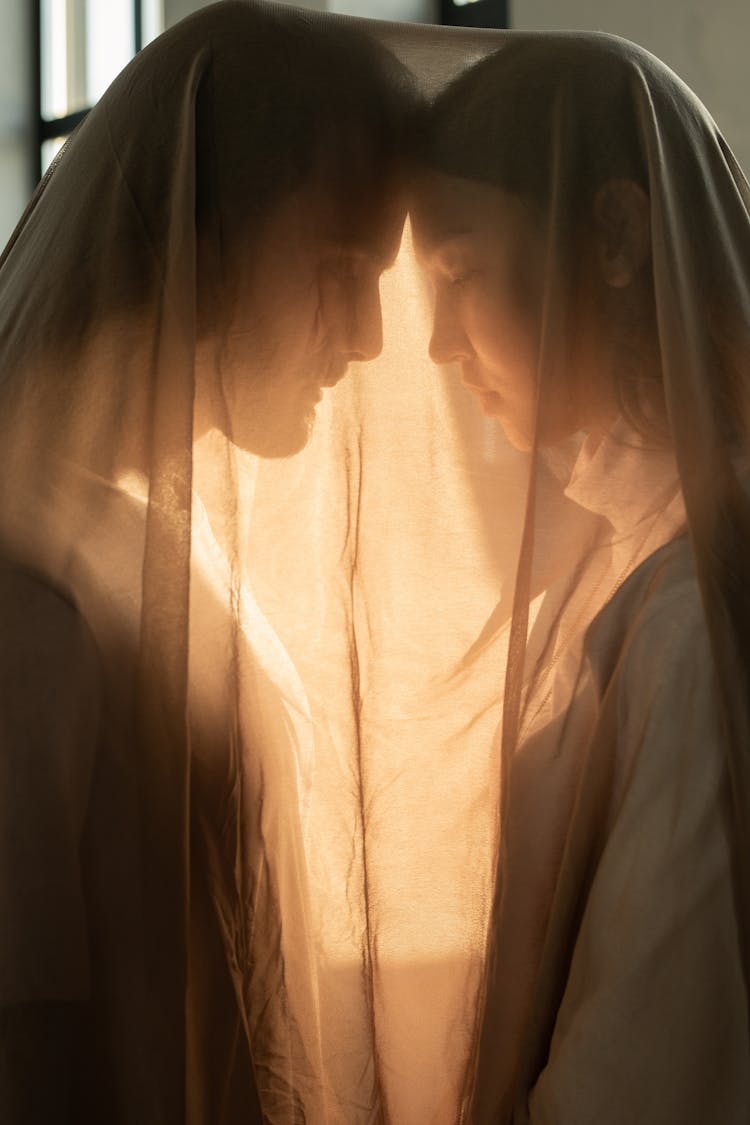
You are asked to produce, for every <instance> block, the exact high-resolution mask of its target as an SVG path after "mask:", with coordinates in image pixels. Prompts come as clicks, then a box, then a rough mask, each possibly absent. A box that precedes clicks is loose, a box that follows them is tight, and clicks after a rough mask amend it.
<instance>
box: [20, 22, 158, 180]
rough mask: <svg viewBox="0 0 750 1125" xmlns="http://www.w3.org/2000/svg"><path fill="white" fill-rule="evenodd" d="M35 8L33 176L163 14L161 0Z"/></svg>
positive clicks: (150, 34)
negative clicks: (34, 139)
mask: <svg viewBox="0 0 750 1125" xmlns="http://www.w3.org/2000/svg"><path fill="white" fill-rule="evenodd" d="M35 10H36V21H35V23H36V26H35V28H34V35H35V39H36V52H35V56H36V59H37V65H38V75H37V77H38V81H37V82H36V83H35V85H36V87H37V96H38V113H37V121H38V127H37V138H36V145H35V152H34V161H35V173H36V178H38V177H39V175H41V174H42V173H43V172H44V170H45V169H46V167H47V166H48V165H49V163H50V161H51V160H52V158H53V157H54V155H55V153H56V152H57V151H58V149H59V148H60V147H61V145H62V144H63V142H64V141H65V138H66V137H67V136H68V135H69V134H70V133H72V131H73V130H74V129H75V127H76V125H77V124H78V123H79V121H81V120H83V118H84V117H85V116H86V114H87V112H88V111H89V109H90V108H91V106H92V105H93V104H94V103H95V102H96V101H97V100H98V99H99V98H100V97H101V95H102V94H103V93H104V91H105V90H106V88H107V86H109V84H110V82H111V81H112V79H113V78H114V77H115V76H116V75H117V74H118V73H119V72H120V71H121V70H122V68H123V67H124V66H125V65H126V63H128V62H129V61H130V59H131V58H132V57H133V55H135V54H136V53H137V52H138V51H140V49H141V47H143V46H144V45H145V44H146V43H148V42H150V41H151V40H152V39H153V38H154V37H155V36H157V35H158V34H159V32H160V31H161V30H162V28H163V25H164V15H163V10H162V0H37V3H36V4H35Z"/></svg>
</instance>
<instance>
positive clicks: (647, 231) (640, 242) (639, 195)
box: [594, 180, 651, 289]
mask: <svg viewBox="0 0 750 1125" xmlns="http://www.w3.org/2000/svg"><path fill="white" fill-rule="evenodd" d="M594 226H595V235H596V246H597V256H598V261H599V269H600V271H601V277H602V280H603V281H604V283H605V284H606V285H609V286H611V287H612V288H613V289H624V288H625V287H626V286H628V285H630V283H631V282H632V280H633V278H634V277H635V276H636V274H638V272H639V271H640V269H641V267H642V266H643V265H644V264H645V262H646V261H647V259H648V256H649V254H650V252H651V217H650V206H649V198H648V196H647V195H646V192H645V191H644V190H643V188H642V187H640V186H639V185H638V184H637V183H635V182H634V181H633V180H608V181H607V183H606V184H604V185H603V186H602V187H600V188H599V190H598V191H597V193H596V196H595V197H594Z"/></svg>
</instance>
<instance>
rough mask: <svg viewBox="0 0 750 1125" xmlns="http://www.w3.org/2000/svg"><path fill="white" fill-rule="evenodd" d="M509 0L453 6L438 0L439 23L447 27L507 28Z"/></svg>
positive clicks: (480, 1) (449, 0) (482, 0)
mask: <svg viewBox="0 0 750 1125" xmlns="http://www.w3.org/2000/svg"><path fill="white" fill-rule="evenodd" d="M509 6H510V3H509V0H476V3H473V4H461V5H457V4H454V2H453V0H440V22H441V23H442V24H446V25H447V26H449V27H491V28H496V27H497V28H501V29H502V28H507V27H509V26H510V20H509V14H510V13H509V10H508V9H509Z"/></svg>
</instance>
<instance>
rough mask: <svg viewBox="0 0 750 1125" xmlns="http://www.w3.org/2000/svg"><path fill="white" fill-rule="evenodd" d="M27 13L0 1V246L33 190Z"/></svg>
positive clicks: (19, 2) (17, 3) (24, 5)
mask: <svg viewBox="0 0 750 1125" xmlns="http://www.w3.org/2000/svg"><path fill="white" fill-rule="evenodd" d="M29 9H30V4H29V3H28V0H0V28H2V31H1V32H0V246H4V245H5V242H6V240H7V238H8V236H9V235H10V233H11V231H12V230H13V228H14V226H15V225H16V222H17V221H18V219H19V217H20V215H21V212H22V211H23V209H24V207H25V206H26V202H27V200H28V197H29V195H30V194H31V190H32V187H33V183H32V173H31V154H30V147H31V144H30V140H29V138H30V137H31V135H32V124H31V83H32V78H31V58H30V49H29V41H30V37H31V28H30V25H29Z"/></svg>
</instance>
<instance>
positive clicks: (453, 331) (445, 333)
mask: <svg viewBox="0 0 750 1125" xmlns="http://www.w3.org/2000/svg"><path fill="white" fill-rule="evenodd" d="M429 353H430V359H431V360H432V362H433V363H454V362H455V361H457V360H461V359H469V358H470V357H471V355H472V348H471V344H470V342H469V339H468V337H467V335H466V332H465V331H464V328H463V325H462V324H461V320H460V318H459V317H458V316H457V315H456V311H455V309H454V308H453V307H452V302H451V301H450V299H449V298H448V297H446V296H444V295H443V294H441V293H440V291H438V293H437V295H436V298H435V312H434V314H433V322H432V335H431V337H430V345H429Z"/></svg>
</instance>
